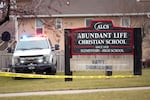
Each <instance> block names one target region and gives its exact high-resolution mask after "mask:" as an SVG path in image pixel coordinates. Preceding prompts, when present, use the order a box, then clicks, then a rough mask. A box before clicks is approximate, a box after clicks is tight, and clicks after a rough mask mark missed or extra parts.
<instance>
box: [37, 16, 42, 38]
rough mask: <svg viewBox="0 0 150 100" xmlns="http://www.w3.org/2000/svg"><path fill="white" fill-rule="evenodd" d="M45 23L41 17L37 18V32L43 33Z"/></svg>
mask: <svg viewBox="0 0 150 100" xmlns="http://www.w3.org/2000/svg"><path fill="white" fill-rule="evenodd" d="M43 32H44V31H43V23H42V21H41V20H40V19H36V34H37V35H40V34H43Z"/></svg>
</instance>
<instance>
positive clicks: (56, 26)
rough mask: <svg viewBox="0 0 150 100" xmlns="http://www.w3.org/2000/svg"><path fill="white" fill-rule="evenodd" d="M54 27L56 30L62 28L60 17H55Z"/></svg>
mask: <svg viewBox="0 0 150 100" xmlns="http://www.w3.org/2000/svg"><path fill="white" fill-rule="evenodd" d="M55 28H56V29H57V30H62V18H56V23H55Z"/></svg>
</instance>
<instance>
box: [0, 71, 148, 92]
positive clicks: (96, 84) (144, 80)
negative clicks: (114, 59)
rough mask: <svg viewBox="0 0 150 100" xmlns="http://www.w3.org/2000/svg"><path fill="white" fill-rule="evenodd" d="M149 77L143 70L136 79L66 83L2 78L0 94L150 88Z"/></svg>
mask: <svg viewBox="0 0 150 100" xmlns="http://www.w3.org/2000/svg"><path fill="white" fill-rule="evenodd" d="M59 74H62V73H59ZM115 74H118V73H115ZM119 74H120V73H119ZM125 74H126V73H125ZM127 74H128V73H127ZM74 75H95V76H96V75H104V73H101V72H98V71H95V72H74ZM149 76H150V69H146V70H143V75H142V76H139V77H135V78H120V79H73V81H72V82H65V81H64V79H22V80H13V79H11V78H7V77H0V93H11V92H27V91H49V90H68V89H69V90H71V89H94V88H113V87H138V86H150V78H149Z"/></svg>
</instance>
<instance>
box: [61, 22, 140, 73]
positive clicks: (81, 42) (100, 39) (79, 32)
mask: <svg viewBox="0 0 150 100" xmlns="http://www.w3.org/2000/svg"><path fill="white" fill-rule="evenodd" d="M64 37H65V39H64V40H65V75H72V72H71V71H70V58H72V57H73V56H78V55H79V56H80V57H83V56H86V57H87V56H88V55H89V57H91V56H94V57H98V56H99V57H98V58H97V59H98V60H99V61H100V62H101V61H103V62H104V63H103V64H99V65H102V66H106V67H107V66H108V65H109V66H112V67H113V66H115V65H117V66H119V65H120V67H121V65H122V62H124V63H128V64H130V63H133V64H130V65H129V67H130V66H131V65H132V66H131V67H130V68H131V69H132V68H133V73H134V75H141V74H142V72H141V68H142V65H141V64H142V63H141V59H142V49H141V48H142V45H141V44H142V36H141V28H128V27H116V26H114V25H113V23H112V21H111V20H93V21H92V22H91V26H89V27H84V28H75V29H65V36H64ZM107 57H108V58H111V59H107ZM113 57H115V58H116V59H117V58H118V59H117V60H120V59H119V57H127V60H128V57H129V59H130V62H127V61H126V62H125V61H123V60H122V61H121V60H120V61H114V60H115V59H114V58H113ZM83 58H84V57H83ZM97 59H96V60H95V61H94V62H97V61H98V60H97ZM113 61H114V62H117V63H116V64H112V63H110V62H113ZM86 62H87V63H89V62H88V61H87V60H86ZM94 62H93V63H92V64H94V65H93V67H95V63H94ZM87 63H86V64H87ZM77 64H78V63H77ZM92 64H89V65H92ZM96 64H97V63H96ZM111 64H112V65H111ZM82 65H83V64H82ZM99 65H98V66H99ZM75 66H77V65H75ZM127 67H128V65H127ZM86 68H87V67H86ZM114 68H115V67H114ZM121 68H123V67H121Z"/></svg>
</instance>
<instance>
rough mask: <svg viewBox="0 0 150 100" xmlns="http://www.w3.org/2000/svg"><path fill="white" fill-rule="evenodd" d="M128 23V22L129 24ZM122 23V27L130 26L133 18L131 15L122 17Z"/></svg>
mask: <svg viewBox="0 0 150 100" xmlns="http://www.w3.org/2000/svg"><path fill="white" fill-rule="evenodd" d="M127 21H128V22H127ZM126 23H128V25H127V24H126ZM120 25H121V26H122V27H130V26H131V19H130V17H122V18H121V23H120Z"/></svg>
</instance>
